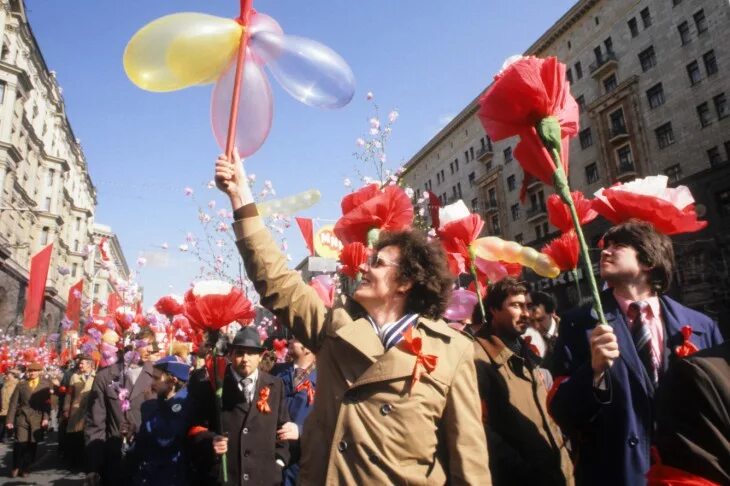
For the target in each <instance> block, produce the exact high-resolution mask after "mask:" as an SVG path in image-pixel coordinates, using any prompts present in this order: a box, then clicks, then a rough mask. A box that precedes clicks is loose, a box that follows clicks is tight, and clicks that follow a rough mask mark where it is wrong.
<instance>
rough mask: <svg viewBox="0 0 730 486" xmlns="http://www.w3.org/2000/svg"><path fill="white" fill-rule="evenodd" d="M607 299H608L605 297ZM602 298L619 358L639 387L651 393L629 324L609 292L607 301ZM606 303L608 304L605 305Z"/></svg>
mask: <svg viewBox="0 0 730 486" xmlns="http://www.w3.org/2000/svg"><path fill="white" fill-rule="evenodd" d="M606 300H609V299H606ZM606 300H604V302H603V303H604V306H605V311H604V313H605V315H606V321H607V322H608V325H609V326H611V327H612V328H613V332H614V333H616V340H617V341H618V349H619V353H620V359H621V361H623V362H624V363H625V364H626V367H627V368H628V369H629V372H631V374H633V375H634V378H636V379H637V380H638V382H639V383H641V387H642V388H643V389H644V391H645V392H646V394H647V395H652V394H653V391H650V389H649V388H648V381H647V380H648V379H649V375H648V373H647V371H646V369H644V365H643V364H641V360H640V359H639V353H637V352H636V345H634V339H633V338H632V337H631V332H630V331H629V325H628V323H627V322H626V319H625V318H624V315H623V313H622V312H621V309H620V308H619V306H618V302H616V299H615V298H614V297H613V293H611V298H610V300H609V302H606ZM606 304H608V305H606Z"/></svg>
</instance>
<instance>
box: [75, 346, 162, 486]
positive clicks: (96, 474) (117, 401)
mask: <svg viewBox="0 0 730 486" xmlns="http://www.w3.org/2000/svg"><path fill="white" fill-rule="evenodd" d="M138 337H141V338H142V339H139V340H137V341H136V343H137V344H136V352H137V353H138V354H139V361H135V362H134V363H131V364H130V365H129V366H125V365H124V360H123V359H120V360H119V361H118V362H117V363H115V364H113V365H111V366H108V367H106V368H104V369H102V370H101V371H99V372H98V373H97V374H96V377H95V378H94V384H93V385H92V388H91V393H90V394H89V399H88V400H89V401H88V408H87V411H86V426H85V428H84V434H85V441H86V460H87V475H88V476H87V477H88V479H89V481H90V482H91V483H92V484H94V483H99V482H101V483H102V484H104V485H117V484H124V476H123V471H122V467H121V464H122V454H123V449H124V448H125V447H126V445H125V444H126V438H125V437H123V435H122V433H121V430H122V425H124V424H128V426H127V427H125V430H127V431H128V432H129V433H130V434H134V433H135V432H136V431H137V429H138V428H139V425H140V423H141V422H142V418H141V412H140V411H141V409H142V403H144V402H145V401H147V400H149V399H153V398H154V393H152V391H151V387H152V383H153V382H154V377H153V369H152V362H150V361H149V356H150V352H151V344H152V342H153V339H154V338H153V337H152V336H149V335H148V334H145V335H140V336H138ZM127 400H128V401H129V404H128V405H129V408H128V410H126V411H122V404H123V403H125V408H127V407H126V401H127Z"/></svg>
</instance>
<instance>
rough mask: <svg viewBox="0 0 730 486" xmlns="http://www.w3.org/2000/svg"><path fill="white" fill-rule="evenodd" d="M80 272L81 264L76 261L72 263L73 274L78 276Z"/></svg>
mask: <svg viewBox="0 0 730 486" xmlns="http://www.w3.org/2000/svg"><path fill="white" fill-rule="evenodd" d="M78 273H79V264H78V263H74V264H73V265H71V276H72V277H74V278H76V276H77V275H78Z"/></svg>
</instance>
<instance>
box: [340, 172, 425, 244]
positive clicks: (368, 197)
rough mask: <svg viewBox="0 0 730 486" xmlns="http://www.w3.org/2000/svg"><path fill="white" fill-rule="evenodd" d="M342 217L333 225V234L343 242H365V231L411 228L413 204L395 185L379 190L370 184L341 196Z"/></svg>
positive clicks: (376, 186)
mask: <svg viewBox="0 0 730 486" xmlns="http://www.w3.org/2000/svg"><path fill="white" fill-rule="evenodd" d="M341 205H342V217H341V218H340V219H339V220H338V221H337V224H335V229H334V231H335V235H336V236H337V238H339V240H340V241H341V242H342V243H343V244H347V243H352V242H355V241H359V242H361V243H367V236H368V231H370V230H371V229H380V230H386V231H401V230H404V229H407V228H410V227H411V223H412V222H413V205H412V204H411V199H410V198H409V197H408V195H407V194H406V193H405V191H404V190H403V189H401V188H400V187H398V186H387V187H386V188H385V189H383V190H382V191H381V190H380V189H379V188H378V185H377V184H370V185H368V186H365V187H363V188H362V189H360V190H359V191H356V192H353V193H352V194H348V195H347V196H345V197H344V198H343V199H342V204H341Z"/></svg>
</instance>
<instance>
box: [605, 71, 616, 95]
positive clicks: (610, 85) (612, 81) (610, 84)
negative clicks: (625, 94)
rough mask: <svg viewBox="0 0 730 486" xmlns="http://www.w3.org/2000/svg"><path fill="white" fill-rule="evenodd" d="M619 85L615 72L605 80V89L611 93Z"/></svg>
mask: <svg viewBox="0 0 730 486" xmlns="http://www.w3.org/2000/svg"><path fill="white" fill-rule="evenodd" d="M617 85H618V83H617V81H616V75H615V74H612V75H610V76H609V77H607V78H606V79H604V80H603V89H604V90H605V91H606V93H610V92H611V91H613V90H614V89H616V86H617Z"/></svg>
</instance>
